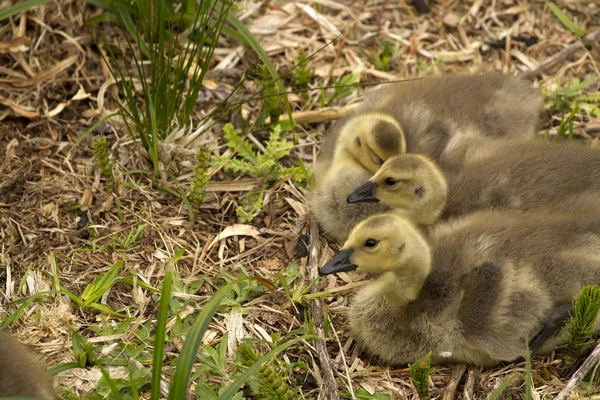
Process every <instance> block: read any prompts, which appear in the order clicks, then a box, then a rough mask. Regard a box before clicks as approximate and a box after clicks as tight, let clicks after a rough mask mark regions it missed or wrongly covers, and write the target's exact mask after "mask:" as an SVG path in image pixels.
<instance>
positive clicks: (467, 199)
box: [348, 139, 600, 225]
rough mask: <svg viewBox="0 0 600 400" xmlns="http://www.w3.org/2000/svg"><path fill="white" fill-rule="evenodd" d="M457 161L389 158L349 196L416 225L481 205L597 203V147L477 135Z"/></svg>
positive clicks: (599, 203)
mask: <svg viewBox="0 0 600 400" xmlns="http://www.w3.org/2000/svg"><path fill="white" fill-rule="evenodd" d="M463 157H464V159H463V161H462V163H461V165H460V166H458V167H457V168H446V169H444V170H442V168H441V167H440V166H439V165H438V164H436V163H435V162H434V161H433V160H431V159H429V158H428V157H425V156H421V155H416V154H406V155H402V156H397V157H394V158H391V159H389V160H388V161H386V162H385V163H384V165H383V166H382V167H381V168H380V170H379V171H378V172H377V173H376V174H375V175H374V176H373V177H372V178H371V179H370V181H369V182H368V183H366V184H363V185H362V186H357V189H355V191H354V192H353V193H352V194H351V195H350V196H349V197H348V201H349V202H354V203H356V202H362V201H368V202H370V204H372V203H371V202H373V201H379V202H380V203H381V204H382V205H384V206H386V207H391V208H394V209H398V210H403V211H404V213H405V215H409V216H410V217H409V218H410V219H411V220H412V221H413V222H414V223H416V224H424V225H428V224H431V223H433V222H434V221H435V220H436V219H437V218H438V217H439V218H441V219H442V220H447V219H449V218H452V217H456V216H461V215H466V214H468V213H471V212H474V211H480V210H486V209H517V210H531V209H534V208H537V207H553V208H562V209H565V210H568V209H571V208H573V206H574V202H577V203H578V204H579V205H580V206H582V207H592V206H600V180H599V179H598V176H599V175H600V152H599V151H597V150H594V149H590V148H588V147H585V146H582V145H580V144H576V143H570V144H568V143H556V142H545V141H541V140H540V141H521V140H483V139H482V140H479V141H477V142H475V143H472V145H470V146H468V148H467V149H465V151H464V155H463Z"/></svg>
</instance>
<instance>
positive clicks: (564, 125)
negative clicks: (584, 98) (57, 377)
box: [556, 106, 578, 140]
mask: <svg viewBox="0 0 600 400" xmlns="http://www.w3.org/2000/svg"><path fill="white" fill-rule="evenodd" d="M577 110H578V108H577V106H575V108H574V109H573V110H571V112H570V113H569V115H568V116H567V117H566V118H565V116H564V115H563V116H562V118H561V120H560V125H559V126H558V130H557V131H556V137H558V138H564V137H565V136H566V137H567V138H568V139H569V140H572V139H573V122H574V121H575V115H576V114H577Z"/></svg>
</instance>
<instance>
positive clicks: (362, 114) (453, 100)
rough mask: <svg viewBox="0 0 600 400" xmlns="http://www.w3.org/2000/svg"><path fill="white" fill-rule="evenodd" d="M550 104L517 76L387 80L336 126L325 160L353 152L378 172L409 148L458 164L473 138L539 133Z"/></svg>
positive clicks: (326, 142)
mask: <svg viewBox="0 0 600 400" xmlns="http://www.w3.org/2000/svg"><path fill="white" fill-rule="evenodd" d="M542 109H543V98H542V96H541V94H540V93H539V91H538V90H537V89H535V88H533V87H532V86H531V84H530V83H529V82H527V81H524V80H522V79H520V78H518V77H514V76H510V75H502V74H498V73H487V74H479V75H475V74H474V75H446V76H438V77H427V78H422V79H415V80H410V81H404V82H395V83H387V84H384V85H382V86H380V87H379V88H377V89H374V90H372V91H370V92H369V93H367V95H366V96H365V100H364V102H363V103H361V104H360V105H359V106H357V107H356V108H355V109H354V110H352V111H351V112H350V113H349V114H348V115H346V116H345V117H343V118H341V119H340V120H338V121H337V122H336V123H334V125H333V127H332V129H331V130H330V132H329V133H328V134H327V135H326V136H325V139H324V144H323V149H322V152H321V158H322V159H323V160H324V166H325V167H327V166H328V165H329V163H330V162H331V161H332V160H334V159H336V156H337V155H338V154H340V153H346V152H350V153H353V154H354V155H355V156H354V159H355V160H356V162H358V163H360V164H361V165H362V166H363V167H364V168H366V169H368V170H370V171H371V172H373V173H374V172H375V171H376V170H377V169H378V168H379V166H380V165H381V162H378V161H379V160H382V161H386V160H387V158H389V157H391V156H393V155H398V154H402V153H404V152H409V153H419V154H424V155H427V156H429V157H431V158H432V159H433V160H434V161H436V162H441V161H444V162H446V163H449V164H450V163H453V162H454V157H455V156H454V151H455V148H456V147H461V146H460V145H461V144H462V143H464V142H468V141H469V140H470V139H472V138H481V137H486V138H519V137H527V138H534V137H535V133H536V132H537V129H538V127H539V115H540V113H541V111H542ZM397 135H400V136H401V138H400V139H398V138H396V136H397ZM357 139H358V140H357ZM386 150H387V151H386ZM357 154H360V155H359V156H357ZM459 156H460V154H459Z"/></svg>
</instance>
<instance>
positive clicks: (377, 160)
mask: <svg viewBox="0 0 600 400" xmlns="http://www.w3.org/2000/svg"><path fill="white" fill-rule="evenodd" d="M373 161H374V162H375V164H377V165H381V164H383V160H382V159H381V158H380V157H379V156H378V155H377V154H375V153H373Z"/></svg>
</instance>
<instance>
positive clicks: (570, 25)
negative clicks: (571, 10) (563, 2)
mask: <svg viewBox="0 0 600 400" xmlns="http://www.w3.org/2000/svg"><path fill="white" fill-rule="evenodd" d="M546 4H548V7H549V8H550V10H551V11H552V13H554V15H555V16H556V18H557V19H558V20H559V21H560V23H561V24H563V25H564V26H565V28H567V29H568V30H570V31H571V32H573V33H574V34H576V35H577V36H585V34H586V33H587V31H586V30H585V29H583V28H581V27H579V26H578V25H577V24H576V23H575V22H573V21H571V19H570V18H569V17H567V16H566V15H565V13H563V12H562V11H561V9H560V8H558V6H557V5H556V4H554V3H553V2H551V1H549V2H548V3H546Z"/></svg>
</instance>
